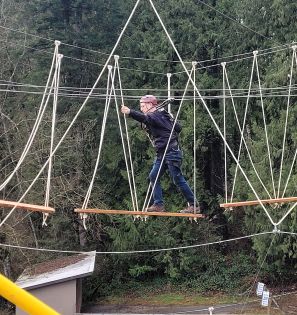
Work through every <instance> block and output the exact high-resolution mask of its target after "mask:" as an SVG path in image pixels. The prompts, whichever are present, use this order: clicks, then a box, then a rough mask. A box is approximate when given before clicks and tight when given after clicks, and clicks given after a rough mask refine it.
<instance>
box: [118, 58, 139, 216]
mask: <svg viewBox="0 0 297 315" xmlns="http://www.w3.org/2000/svg"><path fill="white" fill-rule="evenodd" d="M114 58H115V67H117V73H118V80H119V88H120V96H121V102H122V104H125V102H124V96H123V90H122V80H121V74H120V68H119V56H114ZM124 124H125V133H126V137H127V147H128V154H129V161H130V170H131V177H132V184H133V191H132V192H131V194H132V195H133V196H134V204H135V206H136V210H137V211H139V207H138V198H137V189H136V184H135V176H134V167H133V161H132V154H131V146H130V139H129V132H128V126H127V118H126V115H124ZM127 172H129V169H127ZM134 209H135V208H134Z"/></svg>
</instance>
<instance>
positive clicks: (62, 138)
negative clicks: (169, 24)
mask: <svg viewBox="0 0 297 315" xmlns="http://www.w3.org/2000/svg"><path fill="white" fill-rule="evenodd" d="M139 1H140V0H137V2H136V3H135V5H134V7H133V9H132V11H131V13H130V15H129V17H128V20H127V21H126V23H125V25H124V27H123V28H122V30H121V33H120V35H119V37H118V39H117V41H116V43H115V45H114V47H113V49H112V50H111V52H110V55H109V57H108V58H107V60H106V62H105V64H104V66H103V69H102V70H101V72H100V74H99V76H98V78H97V79H96V81H95V83H94V85H93V87H92V88H91V90H90V92H89V94H88V96H87V97H86V99H85V100H84V102H83V104H82V105H81V107H80V108H79V110H78V111H77V113H76V114H75V116H74V118H73V119H72V121H71V123H70V124H69V126H68V128H67V129H66V131H65V132H64V134H63V136H62V137H61V139H60V141H59V142H58V144H57V145H56V147H55V148H54V150H53V152H52V155H54V154H55V153H56V151H57V150H58V148H59V147H60V145H61V143H62V142H63V141H64V139H65V138H66V136H67V134H68V133H69V131H70V129H71V128H72V126H73V125H74V123H75V122H76V120H77V118H78V116H79V115H80V113H81V112H82V110H83V109H84V107H85V105H86V103H87V102H88V100H89V98H90V96H91V95H92V93H93V91H94V89H95V88H96V86H97V84H98V82H99V80H100V79H101V77H102V75H103V73H104V72H105V69H106V67H107V65H108V64H109V61H110V59H111V57H112V56H113V54H114V52H115V50H116V48H117V47H118V45H119V43H120V41H121V39H122V37H123V34H124V33H125V31H126V29H127V26H128V24H129V22H130V20H131V18H132V17H133V15H134V13H135V10H136V9H137V6H138V4H139ZM48 163H49V158H48V159H47V161H46V162H45V163H44V165H43V166H42V167H41V169H40V171H39V172H38V174H37V175H36V177H35V179H34V180H33V181H32V183H31V184H30V185H29V187H28V188H27V190H26V191H25V192H24V194H23V195H22V196H21V197H20V198H19V200H18V202H21V201H22V200H23V199H24V197H25V196H26V195H27V193H28V192H29V191H30V189H31V188H32V186H33V185H34V184H35V182H36V181H37V180H38V178H39V177H40V175H41V174H42V173H43V171H44V169H45V168H46V166H47V165H48ZM15 209H16V207H13V208H12V209H11V210H10V212H9V213H8V214H7V215H6V217H5V218H4V219H3V220H2V221H1V222H0V228H1V227H2V226H3V224H4V223H5V222H6V221H7V220H8V219H9V217H10V216H11V215H12V214H13V212H14V211H15Z"/></svg>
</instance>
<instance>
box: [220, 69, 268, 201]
mask: <svg viewBox="0 0 297 315" xmlns="http://www.w3.org/2000/svg"><path fill="white" fill-rule="evenodd" d="M222 66H223V72H224V76H225V78H226V83H227V85H228V89H229V94H230V96H231V102H232V107H233V111H234V114H235V118H236V122H237V126H238V129H239V132H240V134H241V138H240V144H239V150H238V155H237V160H238V164H236V168H235V175H234V181H233V186H232V193H231V201H230V202H232V200H233V196H234V189H235V183H236V179H237V172H238V166H239V162H240V155H241V151H242V143H243V144H244V146H245V149H246V152H247V154H248V157H249V160H250V163H251V166H252V168H253V170H254V172H255V174H256V176H257V178H258V179H259V182H260V183H261V185H262V187H263V188H264V190H265V191H266V193H267V194H268V196H269V198H270V199H271V198H272V197H271V195H270V193H269V191H268V190H267V188H266V186H265V184H264V183H263V181H262V179H261V177H260V175H259V173H258V171H257V169H256V166H255V163H254V161H253V159H252V156H251V153H250V150H249V148H248V145H247V143H246V141H245V138H244V129H245V123H246V116H247V110H248V102H247V103H246V107H245V113H244V119H243V124H242V127H241V126H240V123H239V119H238V114H237V111H236V107H235V104H234V99H233V97H232V91H231V87H230V83H229V78H228V74H227V69H226V66H225V65H224V64H223V65H222ZM251 77H252V75H251Z"/></svg>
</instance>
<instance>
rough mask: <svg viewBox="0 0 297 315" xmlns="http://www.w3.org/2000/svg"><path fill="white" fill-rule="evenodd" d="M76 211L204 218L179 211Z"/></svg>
mask: <svg viewBox="0 0 297 315" xmlns="http://www.w3.org/2000/svg"><path fill="white" fill-rule="evenodd" d="M74 212H77V213H87V214H89V213H98V214H113V215H116V214H125V215H140V216H158V217H185V218H205V215H203V214H201V213H196V214H194V213H180V212H144V211H132V210H103V209H75V210H74Z"/></svg>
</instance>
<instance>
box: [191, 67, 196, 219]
mask: <svg viewBox="0 0 297 315" xmlns="http://www.w3.org/2000/svg"><path fill="white" fill-rule="evenodd" d="M196 66H197V62H196V61H193V62H192V67H193V69H192V72H193V80H194V82H195V84H196ZM193 97H194V99H193V106H194V111H193V113H194V117H193V120H194V121H193V125H194V127H193V128H194V130H193V150H194V152H193V159H194V178H193V180H194V184H193V186H194V187H193V189H194V200H195V202H194V213H195V214H196V213H197V209H196V208H197V182H196V173H197V168H196V165H197V152H196V150H197V146H196V137H197V136H196V133H197V132H196V92H195V91H194V93H193ZM195 219H196V218H195Z"/></svg>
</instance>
